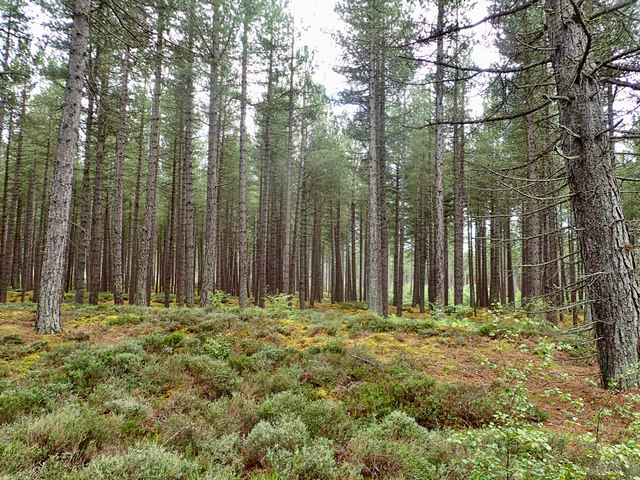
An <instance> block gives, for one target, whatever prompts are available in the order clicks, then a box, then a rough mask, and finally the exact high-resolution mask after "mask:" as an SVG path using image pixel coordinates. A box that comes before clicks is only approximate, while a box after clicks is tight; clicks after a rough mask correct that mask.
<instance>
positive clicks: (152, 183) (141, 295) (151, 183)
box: [135, 10, 164, 306]
mask: <svg viewBox="0 0 640 480" xmlns="http://www.w3.org/2000/svg"><path fill="white" fill-rule="evenodd" d="M163 35H164V12H163V11H162V10H161V11H160V12H159V19H158V37H157V42H156V58H155V69H154V70H155V71H154V80H153V102H152V105H151V131H150V135H149V159H148V165H149V168H148V172H147V193H146V196H145V208H144V220H143V226H142V232H141V235H140V248H139V255H138V258H137V262H138V267H137V279H136V298H135V302H136V305H139V306H147V305H149V300H148V298H147V295H148V291H149V271H150V270H153V267H152V263H151V261H152V260H153V248H154V245H155V241H154V239H155V233H156V208H157V205H156V203H157V186H158V153H159V152H158V150H159V147H160V135H159V123H160V90H161V87H162V61H163V58H162V55H163Z"/></svg>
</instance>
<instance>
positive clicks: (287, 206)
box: [282, 28, 313, 298]
mask: <svg viewBox="0 0 640 480" xmlns="http://www.w3.org/2000/svg"><path fill="white" fill-rule="evenodd" d="M294 74H295V29H293V28H292V31H291V58H290V63H289V105H288V109H287V110H288V132H287V179H286V181H287V183H286V186H285V203H284V238H283V248H282V259H283V262H284V263H283V268H282V270H283V275H284V277H283V282H282V283H283V288H284V291H285V292H286V293H289V294H292V293H293V290H294V283H293V281H292V280H291V278H290V271H289V270H290V261H291V258H290V257H291V238H290V236H291V168H292V165H293V123H294V121H293V107H294V92H293V88H294V83H293V81H294ZM312 256H313V255H312ZM312 263H313V262H312ZM312 278H313V274H312ZM312 290H313V289H312ZM311 298H313V293H312V294H311Z"/></svg>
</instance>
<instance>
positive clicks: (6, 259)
mask: <svg viewBox="0 0 640 480" xmlns="http://www.w3.org/2000/svg"><path fill="white" fill-rule="evenodd" d="M26 105H27V90H26V88H25V89H24V90H23V92H22V101H21V107H20V120H19V125H18V126H19V130H18V140H17V146H16V161H15V163H14V165H13V179H12V183H11V199H10V201H9V209H8V215H7V230H6V233H5V242H4V243H3V248H2V250H3V251H2V258H1V259H0V261H1V262H2V272H1V273H0V303H5V302H6V301H7V288H8V287H9V284H10V283H11V280H12V273H13V269H14V263H15V262H14V259H15V255H14V249H15V247H16V246H17V247H18V248H19V247H20V244H19V242H16V233H17V231H18V230H19V229H20V226H21V222H20V220H19V219H17V218H16V217H18V212H19V210H20V209H19V208H18V205H19V203H20V183H21V175H22V144H23V140H24V120H25V113H26ZM18 240H19V239H18Z"/></svg>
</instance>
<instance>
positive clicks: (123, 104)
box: [112, 46, 129, 305]
mask: <svg viewBox="0 0 640 480" xmlns="http://www.w3.org/2000/svg"><path fill="white" fill-rule="evenodd" d="M128 91H129V46H125V50H124V59H123V60H122V80H121V85H120V115H119V118H118V138H117V151H116V188H115V198H114V199H113V253H112V255H113V302H114V303H115V304H116V305H122V304H124V288H123V284H124V278H123V277H124V274H123V268H122V244H123V240H124V229H123V220H122V216H123V209H124V203H123V202H124V200H123V190H124V149H125V144H126V142H127V96H128Z"/></svg>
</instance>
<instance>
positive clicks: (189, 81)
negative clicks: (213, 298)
mask: <svg viewBox="0 0 640 480" xmlns="http://www.w3.org/2000/svg"><path fill="white" fill-rule="evenodd" d="M192 45H193V42H192V40H189V46H190V47H189V50H191V48H192ZM192 70H193V59H192V57H191V56H189V61H188V62H187V78H186V85H185V87H186V92H185V96H186V99H185V100H186V101H185V122H184V124H185V147H184V148H185V151H184V187H185V188H184V198H185V304H186V306H187V308H194V307H195V298H194V297H195V255H196V244H195V205H194V203H193V73H192Z"/></svg>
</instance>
